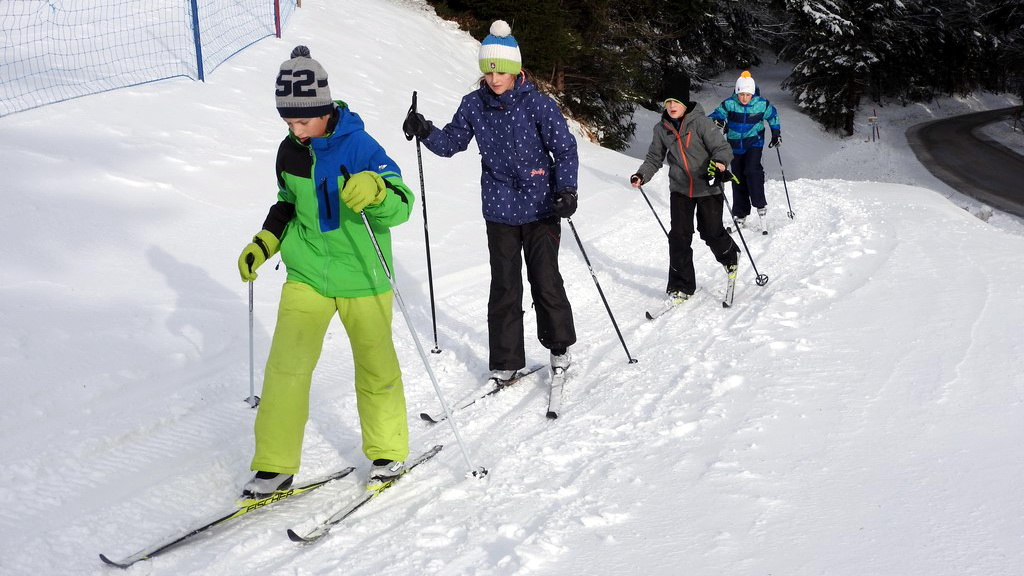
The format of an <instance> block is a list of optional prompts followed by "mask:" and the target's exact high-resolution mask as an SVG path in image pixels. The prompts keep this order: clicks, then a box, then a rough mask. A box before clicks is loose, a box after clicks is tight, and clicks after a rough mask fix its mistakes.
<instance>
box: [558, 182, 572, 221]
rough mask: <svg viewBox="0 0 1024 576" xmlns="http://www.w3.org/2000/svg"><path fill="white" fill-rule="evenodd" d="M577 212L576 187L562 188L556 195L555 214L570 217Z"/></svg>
mask: <svg viewBox="0 0 1024 576" xmlns="http://www.w3.org/2000/svg"><path fill="white" fill-rule="evenodd" d="M575 213H576V189H575V188H562V189H561V190H559V191H558V195H557V196H556V197H555V214H558V216H559V217H561V218H569V217H570V216H572V215H573V214H575Z"/></svg>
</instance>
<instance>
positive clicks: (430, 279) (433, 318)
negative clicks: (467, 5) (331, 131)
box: [405, 90, 441, 354]
mask: <svg viewBox="0 0 1024 576" xmlns="http://www.w3.org/2000/svg"><path fill="white" fill-rule="evenodd" d="M415 111H416V91H415V90H413V92H412V106H410V107H409V112H415ZM411 136H412V135H411V134H406V135H405V138H406V140H411V139H412V137H411ZM416 163H417V164H418V165H419V169H420V198H422V199H423V243H424V245H426V247H427V286H428V287H429V289H430V323H431V325H432V326H433V328H434V349H433V350H431V351H430V352H431V353H432V354H440V353H441V348H439V347H438V346H437V314H436V313H435V311H434V272H433V270H432V267H431V265H430V227H429V226H428V225H427V189H426V186H425V185H424V184H423V153H422V152H421V151H420V138H419V136H417V137H416Z"/></svg>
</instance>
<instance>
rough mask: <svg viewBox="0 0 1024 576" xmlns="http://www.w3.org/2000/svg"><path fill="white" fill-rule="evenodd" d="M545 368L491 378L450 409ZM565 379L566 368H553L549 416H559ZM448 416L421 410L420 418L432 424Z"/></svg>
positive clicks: (539, 367) (509, 386) (456, 408)
mask: <svg viewBox="0 0 1024 576" xmlns="http://www.w3.org/2000/svg"><path fill="white" fill-rule="evenodd" d="M544 368H547V366H532V367H530V368H525V369H523V370H519V371H518V372H516V374H515V375H514V376H513V377H512V378H510V379H508V380H504V381H501V380H496V379H494V378H490V379H488V380H487V386H486V387H485V388H484V390H482V391H481V390H473V391H472V392H470V393H469V394H467V395H465V396H464V397H462V398H461V399H459V400H458V401H457V402H456V403H455V404H454V405H453V406H451V407H450V408H449V410H450V411H451V412H458V411H460V410H463V409H465V408H468V407H469V406H472V405H473V404H476V403H477V402H479V401H480V400H483V399H484V398H487V397H488V396H493V395H495V394H497V393H499V392H501V391H502V390H505V389H507V388H511V387H512V386H513V385H514V384H516V383H517V382H519V381H520V380H522V379H524V378H526V377H528V376H530V375H531V374H534V373H536V372H540V371H541V370H543V369H544ZM565 379H566V371H565V369H564V368H554V369H552V373H551V388H550V391H549V394H548V409H547V412H546V415H547V417H548V418H551V419H555V418H558V415H559V413H560V412H561V410H562V391H563V390H564V388H565ZM447 417H448V416H447V415H446V414H445V413H444V412H437V413H434V414H431V413H429V412H420V418H422V419H423V420H425V421H427V422H430V423H432V424H436V423H438V422H443V421H444V420H445V419H446V418H447Z"/></svg>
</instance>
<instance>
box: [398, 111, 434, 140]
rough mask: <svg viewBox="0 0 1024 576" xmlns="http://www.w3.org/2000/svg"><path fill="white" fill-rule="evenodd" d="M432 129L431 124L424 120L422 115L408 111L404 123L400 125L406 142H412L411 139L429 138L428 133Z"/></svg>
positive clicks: (432, 125)
mask: <svg viewBox="0 0 1024 576" xmlns="http://www.w3.org/2000/svg"><path fill="white" fill-rule="evenodd" d="M433 129H434V124H433V123H431V122H430V121H429V120H427V119H426V118H424V117H423V114H420V113H419V112H413V111H412V110H409V115H408V116H406V117H405V122H403V123H402V131H403V132H405V139H406V140H412V139H413V138H419V139H420V140H422V139H424V138H426V137H427V136H430V132H431V131H433Z"/></svg>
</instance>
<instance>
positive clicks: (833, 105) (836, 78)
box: [782, 0, 873, 135]
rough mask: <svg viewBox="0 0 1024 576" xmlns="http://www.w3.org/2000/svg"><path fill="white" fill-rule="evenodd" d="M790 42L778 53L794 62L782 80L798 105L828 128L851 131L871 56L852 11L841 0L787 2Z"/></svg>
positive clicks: (847, 132) (793, 0)
mask: <svg viewBox="0 0 1024 576" xmlns="http://www.w3.org/2000/svg"><path fill="white" fill-rule="evenodd" d="M786 9H787V10H788V11H789V12H790V13H791V15H792V17H793V20H792V28H791V29H792V34H791V36H792V42H791V43H790V44H789V45H787V46H786V47H785V48H784V52H783V55H784V56H790V57H791V58H793V59H794V60H795V61H796V65H795V66H794V67H793V73H792V74H790V76H789V77H788V78H786V80H785V81H784V82H783V85H782V86H783V88H785V89H787V90H789V91H791V92H792V93H793V95H794V97H795V99H796V103H797V105H798V106H799V107H800V108H801V109H803V110H804V111H806V112H807V113H808V114H809V115H810V116H811V117H812V118H814V119H815V120H817V121H818V122H820V123H821V124H822V126H824V127H825V128H826V129H827V130H831V131H837V132H838V131H842V132H844V133H845V134H846V135H852V134H853V119H854V114H855V113H856V110H857V107H858V106H859V105H860V97H861V95H862V94H863V93H864V91H865V88H866V87H867V86H868V84H869V73H868V63H869V62H870V61H871V60H872V58H873V56H872V55H871V53H870V50H868V49H867V48H866V47H865V46H864V45H863V44H862V43H861V42H860V41H859V39H858V29H857V25H856V23H855V21H854V17H855V15H854V14H853V10H852V9H851V7H850V6H849V4H848V3H847V2H843V1H842V0H787V1H786Z"/></svg>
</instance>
